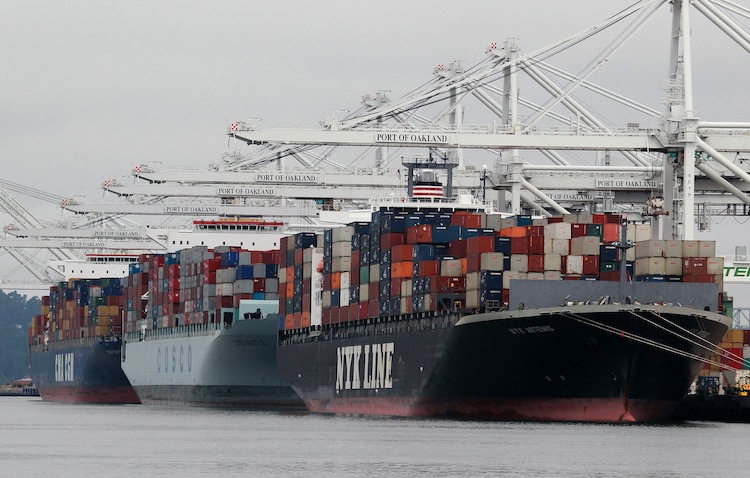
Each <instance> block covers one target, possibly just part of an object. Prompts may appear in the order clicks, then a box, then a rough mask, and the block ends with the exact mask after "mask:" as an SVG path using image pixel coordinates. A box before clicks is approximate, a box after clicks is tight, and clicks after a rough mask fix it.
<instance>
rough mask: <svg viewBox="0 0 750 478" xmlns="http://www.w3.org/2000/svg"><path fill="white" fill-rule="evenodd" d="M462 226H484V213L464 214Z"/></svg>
mask: <svg viewBox="0 0 750 478" xmlns="http://www.w3.org/2000/svg"><path fill="white" fill-rule="evenodd" d="M462 226H464V227H470V228H476V227H482V215H481V214H473V213H467V214H466V215H465V216H464V219H463V224H462Z"/></svg>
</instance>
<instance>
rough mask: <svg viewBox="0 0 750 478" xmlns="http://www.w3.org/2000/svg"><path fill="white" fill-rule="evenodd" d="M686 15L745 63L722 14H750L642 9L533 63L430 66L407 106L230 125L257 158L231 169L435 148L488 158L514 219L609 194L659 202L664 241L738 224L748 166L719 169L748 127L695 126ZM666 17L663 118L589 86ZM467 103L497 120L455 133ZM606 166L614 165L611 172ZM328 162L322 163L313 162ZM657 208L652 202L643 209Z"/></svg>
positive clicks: (527, 58) (738, 34) (730, 5)
mask: <svg viewBox="0 0 750 478" xmlns="http://www.w3.org/2000/svg"><path fill="white" fill-rule="evenodd" d="M690 5H693V6H694V7H695V8H696V9H697V10H698V11H699V12H701V13H702V14H704V15H706V17H707V18H709V19H710V20H711V21H712V22H713V23H715V24H716V25H717V26H718V27H719V28H720V29H721V30H722V31H724V32H725V33H727V34H728V35H729V36H730V37H731V38H732V39H733V40H735V41H736V42H737V43H738V44H739V45H740V46H741V47H742V48H744V49H745V50H748V51H750V35H748V33H747V32H746V31H744V30H743V29H742V28H741V27H740V26H739V25H738V24H737V23H736V22H735V21H733V20H732V19H731V18H730V17H729V16H727V14H725V13H723V12H722V10H720V7H721V8H723V9H727V10H730V11H731V12H732V13H733V14H734V15H739V16H743V17H745V18H747V17H748V15H749V14H750V11H749V10H748V9H746V8H744V7H742V6H740V5H737V4H736V3H734V2H728V1H719V0H694V1H687V0H673V1H670V0H643V1H639V2H636V3H634V4H633V5H632V6H630V7H629V8H626V9H624V10H622V11H621V12H619V13H617V14H616V15H613V16H612V17H610V18H608V19H606V20H605V21H603V22H601V23H599V24H597V25H595V26H593V27H591V28H589V29H586V30H584V31H582V32H580V33H578V34H575V35H571V36H569V37H567V38H565V39H563V40H561V41H559V42H556V43H554V44H552V45H549V46H547V47H544V48H541V49H539V50H537V51H534V52H531V53H523V52H522V51H521V50H520V48H519V46H518V43H517V41H516V40H515V39H509V40H507V41H506V42H504V43H503V44H499V45H498V44H492V45H490V47H489V48H488V49H487V53H488V57H487V59H486V60H485V61H483V62H480V63H478V64H477V65H475V66H473V67H471V68H463V67H462V66H461V64H460V63H459V62H454V63H451V64H449V65H439V66H438V67H437V68H436V69H435V75H434V78H433V81H431V82H429V83H428V84H426V85H425V86H423V87H422V88H420V89H419V90H417V91H416V92H414V93H412V94H411V95H409V96H407V97H404V98H402V99H400V100H398V101H391V102H385V103H382V104H380V105H378V106H376V107H372V108H368V109H363V110H361V111H359V112H357V113H356V114H353V115H350V116H348V117H347V118H345V119H344V120H342V121H331V122H328V123H326V124H323V125H320V126H318V127H308V128H301V127H295V128H285V127H271V128H264V129H261V128H259V124H260V123H257V122H255V123H253V122H237V123H233V124H232V125H231V126H230V127H229V131H228V134H229V135H230V136H232V137H234V138H237V139H238V140H242V141H245V142H246V143H248V144H252V145H261V146H262V148H263V149H262V150H261V152H260V153H261V154H260V155H259V156H258V157H257V159H256V160H255V162H252V161H249V160H248V159H243V160H242V161H241V162H238V163H237V165H240V166H243V167H244V166H245V165H248V164H268V162H269V161H272V160H274V159H275V158H274V155H275V157H276V159H278V157H279V156H280V155H282V154H289V155H294V154H297V153H296V152H299V151H304V152H305V153H307V154H309V153H310V151H311V150H312V147H314V146H319V147H325V148H330V147H332V146H367V147H379V148H396V147H397V148H434V149H439V150H444V151H445V150H448V151H452V152H453V153H451V154H453V156H454V157H456V158H460V157H462V154H461V153H460V152H461V151H463V150H468V149H472V150H481V151H488V152H490V153H492V154H494V156H495V162H494V164H493V165H492V170H491V171H488V176H487V178H488V179H489V180H490V181H491V182H492V183H493V185H494V189H495V190H497V191H499V192H500V193H501V194H499V196H498V197H497V201H498V203H499V204H500V205H501V207H502V205H503V203H505V202H506V201H507V203H508V209H509V211H510V212H513V213H518V212H520V211H521V208H522V203H525V204H526V206H527V207H531V208H533V209H539V208H540V203H541V205H542V206H543V207H544V208H545V209H550V210H553V211H556V212H558V213H563V214H564V213H566V212H568V210H567V209H566V208H565V207H564V205H563V204H561V202H562V201H559V200H555V199H554V197H552V196H550V195H549V194H546V193H545V191H550V190H560V189H563V190H568V191H577V192H581V195H582V196H584V197H585V196H586V195H587V194H588V195H591V192H597V193H599V194H600V196H601V197H605V196H607V193H612V194H613V196H614V202H616V203H623V204H624V203H641V204H643V203H645V202H646V201H645V199H649V197H650V196H653V197H654V198H657V197H658V198H663V199H664V208H663V209H660V208H657V210H655V211H654V210H652V211H647V212H650V213H656V214H659V215H661V218H662V221H663V222H664V227H663V234H664V236H665V237H683V238H686V239H690V238H692V237H693V230H694V226H695V219H694V218H695V214H694V211H695V210H696V204H699V205H700V206H701V207H700V209H699V210H700V211H702V214H714V213H727V214H728V213H731V212H732V211H735V213H738V214H747V211H748V208H747V206H748V205H750V197H748V195H747V183H748V180H750V175H748V172H747V169H748V168H747V164H746V163H745V162H742V163H741V164H739V165H738V164H736V163H735V162H734V161H732V160H731V159H729V158H728V157H727V156H728V155H729V154H730V153H731V154H738V155H739V154H744V153H748V152H750V137H749V136H748V133H749V132H750V122H748V123H721V122H705V121H701V120H700V118H699V117H698V115H697V112H696V111H695V110H694V107H693V91H692V47H691V35H690V8H689V6H690ZM667 6H671V7H672V12H673V13H672V44H671V46H670V65H669V72H670V75H669V78H668V100H667V109H666V112H659V111H657V110H654V109H652V108H650V107H647V106H645V105H641V104H639V103H637V102H635V101H633V100H630V99H627V98H625V97H623V96H621V95H618V94H616V93H615V92H612V91H609V90H607V89H605V88H602V87H600V86H597V85H595V84H593V83H591V82H590V81H589V78H590V77H591V76H592V75H593V74H594V73H595V72H596V71H597V70H598V69H600V68H601V67H602V66H603V65H604V64H605V63H606V62H607V61H608V60H609V59H610V58H611V57H613V56H614V55H615V54H616V53H617V52H618V50H619V49H620V48H621V47H622V46H623V45H624V44H625V43H626V42H627V40H628V39H630V38H631V37H632V36H633V35H635V34H636V33H637V32H638V31H639V30H640V29H641V28H642V27H643V26H644V25H645V24H647V23H648V20H649V19H650V18H651V17H652V16H654V14H655V12H657V10H659V9H660V8H663V7H667ZM615 25H624V27H623V28H622V31H621V32H620V33H619V35H618V36H617V38H616V40H615V41H612V42H610V43H609V44H606V45H605V47H604V49H603V50H602V51H601V52H600V53H599V54H598V55H597V56H596V58H594V59H593V60H591V61H590V62H589V63H588V65H587V67H586V68H585V69H584V70H583V71H582V72H581V73H579V74H577V75H573V74H569V73H567V72H565V71H563V70H561V69H559V68H556V67H554V66H552V65H551V64H549V63H548V61H547V59H548V58H550V57H552V56H554V55H555V54H556V53H557V52H561V51H564V50H566V49H568V48H570V47H571V46H572V45H575V44H577V43H579V42H582V41H583V40H585V39H587V38H590V37H593V36H596V35H598V34H600V33H602V32H604V31H606V30H608V29H610V28H613V27H614V26H615ZM522 74H525V75H526V76H525V77H524V78H530V79H531V80H532V82H533V83H534V86H535V87H536V88H538V89H541V90H543V91H544V92H546V93H547V95H548V96H547V98H546V100H545V101H543V102H539V101H537V102H534V101H531V100H529V99H526V98H522V97H521V96H520V95H519V94H518V91H519V89H520V88H519V85H520V84H521V75H522ZM580 91H585V92H586V93H594V94H596V95H598V96H601V97H603V98H606V99H609V100H613V101H616V102H617V103H619V104H621V105H624V106H627V107H628V108H629V109H630V110H632V111H635V112H637V113H640V114H642V115H645V116H646V117H647V118H650V119H651V120H652V122H653V123H654V125H653V126H651V127H648V128H642V127H641V126H640V122H639V123H634V122H633V123H629V124H627V125H625V127H620V128H615V127H610V126H608V125H607V122H606V121H605V120H602V119H601V117H600V116H599V115H597V114H596V113H594V112H593V111H592V110H590V109H589V108H587V107H586V103H585V102H583V101H580V100H578V99H577V98H576V96H575V94H577V93H578V92H580ZM469 98H473V99H476V100H478V101H479V102H480V103H481V104H482V105H483V106H485V107H486V109H487V110H488V111H489V112H491V113H492V114H493V115H495V118H494V119H493V120H492V121H490V122H487V123H484V124H481V125H470V124H467V123H466V122H464V121H463V114H464V107H463V103H464V102H466V101H468V99H469ZM430 109H431V110H436V109H437V110H438V111H437V113H436V114H434V115H433V116H432V119H430V120H428V119H426V118H427V115H426V114H425V113H424V111H425V110H430ZM561 109H562V110H563V111H560V110H561ZM522 112H523V114H522ZM326 151H328V150H326ZM522 151H523V152H527V151H538V152H540V153H541V154H542V155H543V157H546V158H547V159H548V164H531V163H530V162H528V161H525V160H522V159H521V158H522V156H521V152H522ZM561 151H579V152H586V151H593V152H598V153H600V154H604V156H605V163H604V164H597V163H598V161H593V162H592V163H590V164H571V163H570V162H569V161H567V160H566V159H565V158H564V157H563V156H562V154H560V152H561ZM615 154H616V155H617V161H612V162H610V157H611V156H614V155H615ZM610 155H611V156H610ZM328 156H329V153H328V152H326V154H324V155H323V157H328ZM597 158H598V156H597ZM709 163H710V164H709ZM561 179H564V180H562V181H561ZM636 193H640V194H636ZM644 193H645V195H644ZM506 194H507V196H508V197H509V200H506ZM698 196H700V197H698ZM655 204H661V202H658V203H656V202H653V201H652V202H651V205H652V206H653V205H655ZM737 205H739V206H740V207H741V209H740V210H739V212H737V208H736V206H737ZM666 213H668V214H666Z"/></svg>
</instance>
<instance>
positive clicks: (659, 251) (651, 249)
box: [635, 239, 664, 259]
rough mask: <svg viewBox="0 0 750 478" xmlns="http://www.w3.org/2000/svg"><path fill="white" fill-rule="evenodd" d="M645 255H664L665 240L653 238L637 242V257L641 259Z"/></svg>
mask: <svg viewBox="0 0 750 478" xmlns="http://www.w3.org/2000/svg"><path fill="white" fill-rule="evenodd" d="M644 257H664V241H662V240H659V239H651V240H648V241H641V242H637V243H636V244H635V258H636V259H641V258H644Z"/></svg>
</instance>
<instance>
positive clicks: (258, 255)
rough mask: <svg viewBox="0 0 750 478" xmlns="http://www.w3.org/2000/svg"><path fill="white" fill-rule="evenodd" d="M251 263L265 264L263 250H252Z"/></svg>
mask: <svg viewBox="0 0 750 478" xmlns="http://www.w3.org/2000/svg"><path fill="white" fill-rule="evenodd" d="M250 264H263V252H261V251H250Z"/></svg>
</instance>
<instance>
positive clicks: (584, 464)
mask: <svg viewBox="0 0 750 478" xmlns="http://www.w3.org/2000/svg"><path fill="white" fill-rule="evenodd" d="M749 431H750V425H744V424H723V423H706V422H680V423H672V424H664V425H597V424H578V423H522V422H477V421H454V420H436V419H429V420H425V419H396V418H373V417H366V418H365V417H357V416H336V415H333V416H329V415H314V414H308V413H276V412H253V411H234V410H232V411H228V410H221V409H203V408H166V407H149V406H142V405H79V404H63V403H49V402H44V401H42V400H41V399H39V398H36V397H0V470H2V471H1V472H0V476H8V477H21V476H35V477H55V478H66V477H71V478H72V477H74V478H80V477H84V476H85V477H102V478H105V477H106V478H116V477H122V478H134V477H150V476H160V477H162V476H165V477H181V478H190V477H199V476H200V477H202V476H216V477H232V476H243V477H248V476H253V477H256V476H257V477H284V478H289V477H296V476H300V477H303V476H304V477H311V476H325V477H345V476H368V477H373V476H388V477H402V476H403V477H414V476H426V477H427V476H429V477H436V476H456V477H459V476H460V477H466V476H493V477H494V476H507V477H528V476H544V477H558V476H560V477H579V476H580V477H608V478H611V477H670V476H671V477H704V476H709V475H712V476H746V475H745V472H746V471H747V470H746V469H745V465H744V464H743V462H742V460H741V459H739V458H740V457H741V456H743V455H744V453H745V452H746V450H747V444H748V438H747V437H748V432H749Z"/></svg>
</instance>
